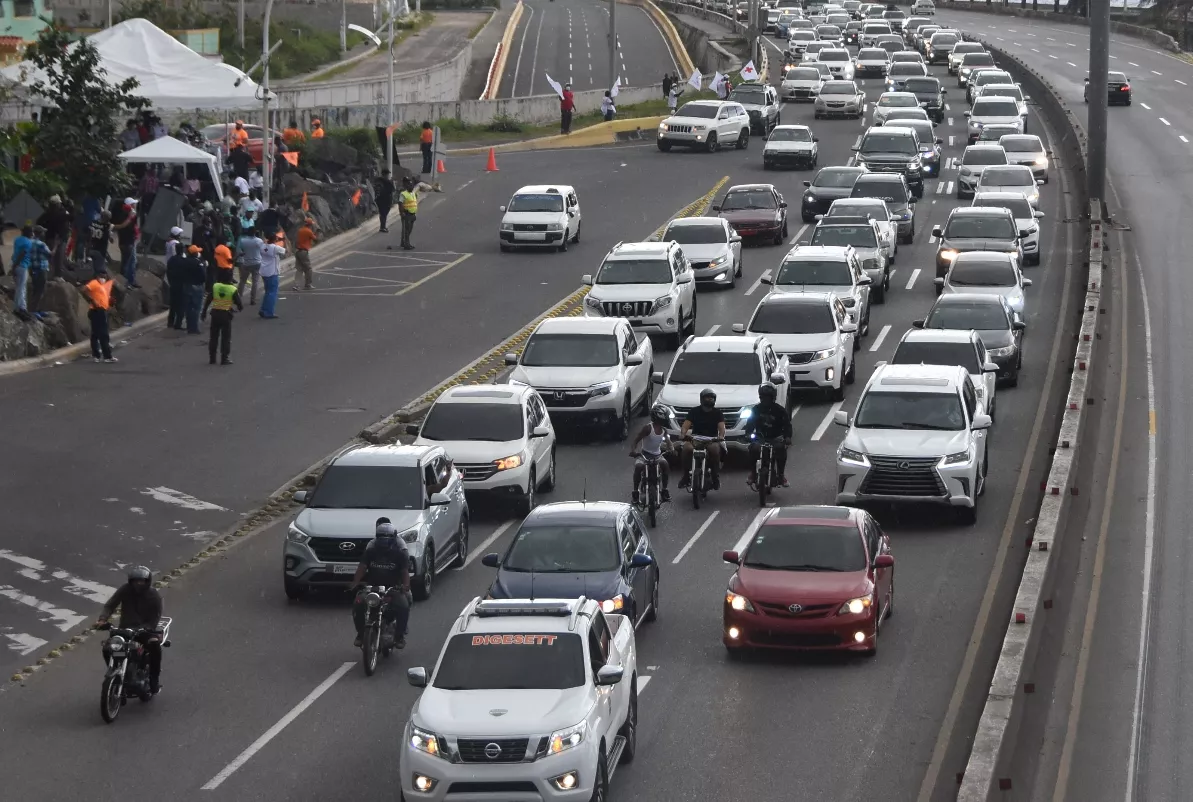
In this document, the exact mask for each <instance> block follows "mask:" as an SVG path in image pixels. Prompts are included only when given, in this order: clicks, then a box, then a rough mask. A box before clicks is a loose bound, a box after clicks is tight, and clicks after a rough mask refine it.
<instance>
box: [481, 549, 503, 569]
mask: <svg viewBox="0 0 1193 802" xmlns="http://www.w3.org/2000/svg"><path fill="white" fill-rule="evenodd" d="M481 565H483V566H485V567H486V568H500V567H501V555H500V554H498V553H497V552H495V551H492V552H489V553H488V554H486V555H485V556H484V557H481Z"/></svg>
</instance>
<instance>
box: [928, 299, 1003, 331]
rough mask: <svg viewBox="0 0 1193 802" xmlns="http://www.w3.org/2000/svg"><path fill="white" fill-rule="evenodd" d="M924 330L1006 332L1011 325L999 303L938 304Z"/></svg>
mask: <svg viewBox="0 0 1193 802" xmlns="http://www.w3.org/2000/svg"><path fill="white" fill-rule="evenodd" d="M996 300H997V297H996ZM924 328H926V329H977V330H978V331H997V330H1003V331H1005V330H1006V329H1009V328H1010V323H1009V321H1008V320H1007V314H1006V312H1004V311H1003V308H1002V306H1001V305H1000V304H997V303H987V304H976V303H956V304H950V303H938V304H937V305H936V306H935V307H933V308H932V311H931V312H929V313H928V317H927V319H926V320H925V321H924Z"/></svg>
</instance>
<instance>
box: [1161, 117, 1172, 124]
mask: <svg viewBox="0 0 1193 802" xmlns="http://www.w3.org/2000/svg"><path fill="white" fill-rule="evenodd" d="M1160 122H1162V123H1164V124H1165V125H1172V123H1170V122H1168V120H1165V119H1164V118H1163V117H1161V118H1160Z"/></svg>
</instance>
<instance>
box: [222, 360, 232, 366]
mask: <svg viewBox="0 0 1193 802" xmlns="http://www.w3.org/2000/svg"><path fill="white" fill-rule="evenodd" d="M220 364H221V365H231V364H232V360H231V359H221V360H220Z"/></svg>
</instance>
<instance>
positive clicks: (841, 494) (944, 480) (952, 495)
mask: <svg viewBox="0 0 1193 802" xmlns="http://www.w3.org/2000/svg"><path fill="white" fill-rule="evenodd" d="M888 459H895V458H893V457H891V458H888ZM872 470H873V468H871V467H867V466H863V465H857V464H855V463H852V462H845V461H843V460H841V459H839V458H838V459H837V502H836V503H837V504H858V503H864V502H886V503H893V504H933V505H939V506H948V507H972V506H973V505H974V499H973V491H974V489H975V484H974V483H975V481H976V476H977V463H976V461H970V462H965V463H957V464H955V465H947V466H941V465H940V464H939V463H938V464H937V465H936V466H935V467H934V468H932V469H931V470H932V471H934V472H935V474H936V478H937V487H938V492H937V493H936V494H934V495H919V494H914V495H913V494H906V495H904V494H887V493H875V492H869V491H866V490H863V489H862V485H863V483H864V482H865V480H866V476H867V475H868V474H869V473H870V472H871V471H872Z"/></svg>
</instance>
